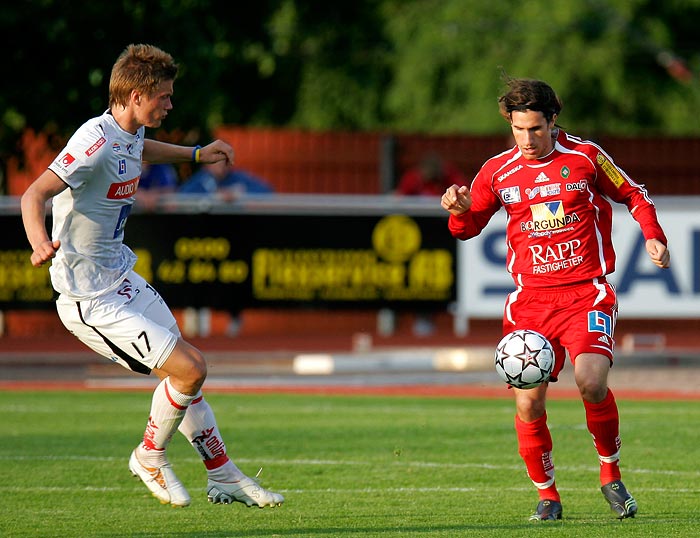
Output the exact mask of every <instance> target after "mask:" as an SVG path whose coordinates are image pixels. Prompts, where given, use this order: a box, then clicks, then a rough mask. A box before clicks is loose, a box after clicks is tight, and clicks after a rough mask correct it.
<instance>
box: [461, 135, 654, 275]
mask: <svg viewBox="0 0 700 538" xmlns="http://www.w3.org/2000/svg"><path fill="white" fill-rule="evenodd" d="M471 194H472V206H471V209H470V210H469V211H467V212H465V213H463V214H462V215H459V216H454V215H450V218H449V223H448V227H449V230H450V232H451V233H452V235H453V236H454V237H456V238H458V239H469V238H470V237H474V236H476V235H478V234H479V233H480V232H481V231H482V230H483V229H484V227H485V226H486V224H487V223H488V222H489V220H490V219H491V217H492V216H493V215H494V213H496V211H498V210H499V209H500V208H501V207H503V208H504V209H505V210H506V213H507V215H508V220H507V227H506V235H507V239H506V241H507V244H508V253H507V269H508V271H509V272H510V273H511V274H512V275H513V280H514V281H515V284H516V285H517V286H528V287H552V286H559V285H563V284H571V283H575V282H582V281H585V280H591V279H593V278H596V277H604V276H605V275H608V274H610V273H612V272H613V271H614V270H615V251H614V250H613V244H612V207H611V205H610V202H609V201H608V200H613V201H614V202H617V203H621V204H625V205H626V206H627V209H628V210H629V212H630V213H631V215H632V217H633V218H634V219H635V220H636V221H637V222H638V223H639V225H640V227H641V229H642V234H643V235H644V238H645V239H657V240H659V241H661V242H662V243H664V244H666V243H667V240H666V236H665V235H664V232H663V230H662V229H661V226H660V225H659V222H658V219H657V216H656V208H655V207H654V204H653V202H652V201H651V200H650V199H649V197H648V195H647V191H646V190H645V189H644V187H643V186H642V185H638V184H637V183H635V182H634V181H633V180H631V179H630V178H629V177H628V176H627V175H626V174H625V173H624V172H623V171H622V170H621V169H620V168H618V167H617V166H616V165H615V163H614V162H613V160H612V159H611V158H610V156H609V155H608V154H607V153H605V151H603V150H602V149H601V148H600V147H599V146H597V145H596V144H594V143H593V142H589V141H585V140H581V139H580V138H577V137H574V136H572V135H569V134H567V133H565V132H564V131H562V130H561V129H560V130H559V133H558V135H557V138H556V140H555V144H554V149H553V150H552V152H551V153H550V154H549V155H546V156H545V157H542V158H540V159H535V160H528V159H525V158H524V157H523V156H522V154H521V153H520V150H519V149H518V147H517V146H515V147H514V148H512V149H510V150H508V151H506V152H504V153H501V154H500V155H496V156H495V157H492V158H491V159H489V160H488V161H486V163H484V165H483V166H482V167H481V170H479V173H478V174H477V175H476V177H475V178H474V181H473V182H472V185H471Z"/></svg>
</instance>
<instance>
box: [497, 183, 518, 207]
mask: <svg viewBox="0 0 700 538" xmlns="http://www.w3.org/2000/svg"><path fill="white" fill-rule="evenodd" d="M498 194H499V196H500V197H501V200H503V203H504V204H515V203H517V202H520V201H521V198H520V187H518V186H517V185H515V186H513V187H508V188H506V189H500V190H499V191H498Z"/></svg>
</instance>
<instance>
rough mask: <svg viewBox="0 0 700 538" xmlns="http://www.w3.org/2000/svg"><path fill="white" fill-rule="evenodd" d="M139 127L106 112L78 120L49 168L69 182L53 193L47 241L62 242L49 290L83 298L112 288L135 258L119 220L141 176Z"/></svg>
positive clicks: (123, 219)
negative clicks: (133, 128)
mask: <svg viewBox="0 0 700 538" xmlns="http://www.w3.org/2000/svg"><path fill="white" fill-rule="evenodd" d="M143 137H144V128H143V127H141V128H140V129H139V130H138V131H137V132H136V134H131V133H128V132H126V131H124V130H123V129H122V128H121V127H119V124H117V122H116V121H115V119H114V117H113V116H112V115H111V114H110V113H109V112H105V113H104V114H103V115H102V116H99V117H97V118H93V119H91V120H89V121H87V122H86V123H85V124H83V125H82V126H81V127H80V128H79V129H78V130H77V131H76V132H75V134H74V135H73V136H72V137H71V139H70V140H69V141H68V144H67V145H66V147H65V149H64V150H63V151H62V152H61V153H59V156H58V157H57V158H56V159H55V160H54V161H53V162H52V163H51V165H50V166H49V169H50V170H51V171H53V172H54V173H56V175H58V177H60V178H61V179H62V180H63V181H64V182H65V183H66V184H68V186H69V187H70V188H69V189H66V190H64V191H63V192H61V193H60V194H58V195H57V196H55V197H54V198H53V206H52V207H53V209H52V211H53V231H52V236H51V238H52V240H56V239H58V240H59V241H61V247H60V248H59V249H58V251H57V253H56V257H55V258H54V259H53V261H52V264H51V268H50V274H51V284H52V285H53V287H54V289H55V290H56V291H57V292H59V293H61V294H63V295H65V296H66V297H68V298H71V299H75V300H84V299H90V298H93V297H96V296H98V295H100V294H102V293H104V292H107V291H110V290H112V289H114V288H116V287H117V286H118V285H119V284H120V283H121V281H122V280H123V279H124V277H125V276H126V275H127V274H128V273H129V271H130V270H131V269H132V268H133V266H134V264H135V263H136V255H135V254H134V253H133V252H132V251H131V249H129V247H127V246H126V245H124V244H123V240H124V225H125V224H126V219H127V218H128V216H129V213H130V212H131V207H132V205H133V203H134V199H135V196H134V195H135V194H136V189H137V188H138V183H139V178H140V176H141V154H142V152H143Z"/></svg>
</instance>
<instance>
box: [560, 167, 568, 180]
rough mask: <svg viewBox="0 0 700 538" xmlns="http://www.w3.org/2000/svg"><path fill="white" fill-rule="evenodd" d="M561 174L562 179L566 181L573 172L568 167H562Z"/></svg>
mask: <svg viewBox="0 0 700 538" xmlns="http://www.w3.org/2000/svg"><path fill="white" fill-rule="evenodd" d="M559 173H560V174H561V177H563V178H564V179H566V178H567V177H569V175H570V174H571V170H569V167H568V166H562V167H561V170H560V172H559Z"/></svg>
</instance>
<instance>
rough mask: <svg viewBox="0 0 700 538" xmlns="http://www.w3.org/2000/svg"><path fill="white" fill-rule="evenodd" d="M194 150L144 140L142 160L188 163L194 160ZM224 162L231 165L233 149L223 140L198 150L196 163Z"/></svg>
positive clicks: (215, 141) (155, 162)
mask: <svg viewBox="0 0 700 538" xmlns="http://www.w3.org/2000/svg"><path fill="white" fill-rule="evenodd" d="M195 151H196V148H193V147H191V146H178V145H176V144H168V143H167V142H160V141H159V140H151V139H146V140H144V142H143V155H142V157H143V160H144V161H147V162H149V163H153V164H158V163H178V162H189V161H192V160H195V159H194V153H195ZM223 160H226V161H227V163H228V164H229V165H232V164H233V160H234V152H233V148H232V147H231V146H230V145H229V144H227V143H226V142H224V141H223V140H214V141H213V142H211V143H210V144H207V145H206V146H204V147H203V148H199V150H198V159H197V162H200V163H202V164H211V163H216V162H219V161H223Z"/></svg>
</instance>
